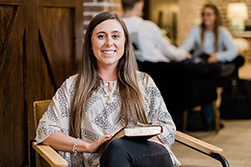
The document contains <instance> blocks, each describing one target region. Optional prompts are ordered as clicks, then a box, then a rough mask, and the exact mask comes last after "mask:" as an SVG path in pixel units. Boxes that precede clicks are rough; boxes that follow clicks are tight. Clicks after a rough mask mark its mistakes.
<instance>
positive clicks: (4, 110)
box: [0, 0, 83, 167]
mask: <svg viewBox="0 0 251 167" xmlns="http://www.w3.org/2000/svg"><path fill="white" fill-rule="evenodd" d="M82 12H83V11H82V1H80V0H0V25H1V26H0V138H1V140H0V147H1V151H0V166H1V167H16V166H27V165H29V141H30V140H31V139H34V137H35V129H34V120H33V109H32V103H33V101H35V100H42V99H48V98H52V96H53V95H54V93H55V91H56V90H57V88H58V87H59V86H60V85H61V84H62V82H63V81H64V80H65V79H66V78H67V77H69V76H70V75H72V74H73V73H75V72H76V66H77V59H79V58H80V57H81V54H82V40H83V26H82V22H83V20H82Z"/></svg>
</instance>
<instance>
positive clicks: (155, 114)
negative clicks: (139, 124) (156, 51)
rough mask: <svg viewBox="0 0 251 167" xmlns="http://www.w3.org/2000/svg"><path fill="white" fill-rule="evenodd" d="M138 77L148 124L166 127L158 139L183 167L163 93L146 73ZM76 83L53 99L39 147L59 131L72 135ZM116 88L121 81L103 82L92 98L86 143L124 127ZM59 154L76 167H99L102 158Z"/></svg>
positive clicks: (84, 126)
mask: <svg viewBox="0 0 251 167" xmlns="http://www.w3.org/2000/svg"><path fill="white" fill-rule="evenodd" d="M137 75H138V76H137V77H138V84H139V87H140V90H141V93H142V96H143V100H144V104H145V109H146V116H147V119H148V122H149V123H150V124H153V125H162V126H163V133H161V134H160V135H159V136H158V137H159V139H160V140H161V141H162V143H163V145H164V146H165V148H166V149H167V150H168V151H169V153H170V156H171V158H172V160H173V163H174V164H175V166H180V163H179V161H178V160H177V159H176V157H175V156H174V154H173V153H172V151H171V149H170V148H171V146H172V144H173V143H174V139H175V133H176V127H175V125H174V122H173V121H172V117H171V115H170V114H169V112H168V111H167V108H166V105H165V103H164V100H163V98H162V96H161V94H160V91H159V90H158V88H157V87H156V85H155V83H154V81H153V80H152V78H151V77H150V76H149V75H147V74H145V73H142V72H137ZM76 79H77V75H74V76H71V77H70V78H68V79H67V80H66V81H65V82H64V83H63V84H62V85H61V87H60V88H59V89H58V90H57V92H56V94H55V95H54V97H53V98H52V100H53V101H52V102H51V104H50V105H49V107H48V109H47V111H46V112H45V113H44V115H43V117H42V118H41V120H40V122H39V125H38V128H37V136H36V141H37V143H41V142H42V141H44V140H45V139H46V138H48V137H49V136H50V135H51V134H53V133H55V132H58V131H62V132H63V133H65V134H67V135H69V130H70V127H69V120H70V114H71V113H70V112H71V103H70V102H71V98H72V97H73V92H74V87H75V83H76ZM107 83H109V84H107ZM105 85H106V86H107V85H109V88H110V90H112V91H111V92H110V94H109V92H107V91H106V89H105ZM116 85H117V81H108V82H105V81H101V83H100V86H99V87H98V88H97V89H96V90H95V91H94V92H93V94H92V96H91V97H90V98H89V100H88V103H87V106H86V110H85V114H84V116H83V118H82V122H81V134H82V136H81V139H82V140H84V141H86V142H94V141H95V140H97V139H98V138H99V137H101V136H103V135H105V134H107V133H108V132H110V131H112V130H115V129H118V128H121V127H122V126H123V123H122V122H121V121H120V122H118V119H119V115H120V98H119V91H118V90H117V89H116V88H117V87H116ZM59 154H60V155H61V156H62V157H64V158H65V159H66V160H67V161H68V162H69V166H73V167H83V166H84V167H98V166H99V158H100V156H101V155H100V154H97V153H78V154H77V155H76V156H73V153H69V152H61V151H59Z"/></svg>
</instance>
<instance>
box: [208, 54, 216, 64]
mask: <svg viewBox="0 0 251 167" xmlns="http://www.w3.org/2000/svg"><path fill="white" fill-rule="evenodd" d="M207 62H208V63H217V62H218V59H217V56H216V54H215V53H212V54H210V55H209V58H208V59H207Z"/></svg>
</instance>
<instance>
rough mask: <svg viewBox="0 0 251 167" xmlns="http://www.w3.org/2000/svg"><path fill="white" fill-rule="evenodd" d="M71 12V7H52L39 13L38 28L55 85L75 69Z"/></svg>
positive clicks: (72, 16) (58, 84)
mask: <svg viewBox="0 0 251 167" xmlns="http://www.w3.org/2000/svg"><path fill="white" fill-rule="evenodd" d="M73 14H74V11H73V10H72V9H71V8H53V7H51V8H47V7H43V8H42V9H41V10H40V13H39V16H40V18H39V19H38V20H39V30H40V33H41V37H42V41H43V43H44V46H45V51H46V53H47V56H48V60H49V63H50V64H53V66H51V68H52V73H53V76H54V77H55V81H56V86H57V87H59V86H60V85H61V84H62V82H63V81H64V80H65V77H67V76H70V75H72V74H73V72H74V70H75V69H74V68H73V67H74V59H75V57H74V55H75V54H74V15H73Z"/></svg>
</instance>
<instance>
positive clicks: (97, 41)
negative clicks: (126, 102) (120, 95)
mask: <svg viewBox="0 0 251 167" xmlns="http://www.w3.org/2000/svg"><path fill="white" fill-rule="evenodd" d="M91 41H92V50H93V53H94V56H95V57H96V60H97V65H98V69H99V73H100V77H101V78H102V79H103V80H105V81H113V80H117V78H116V77H117V75H116V67H117V65H118V61H119V59H120V58H121V57H122V56H123V54H124V45H125V34H124V30H123V28H122V26H121V25H120V23H119V22H118V21H117V20H115V19H113V20H106V21H104V22H102V23H100V24H99V25H98V26H97V27H96V28H95V29H94V31H93V34H92V38H91ZM108 68H109V73H107V69H108Z"/></svg>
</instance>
